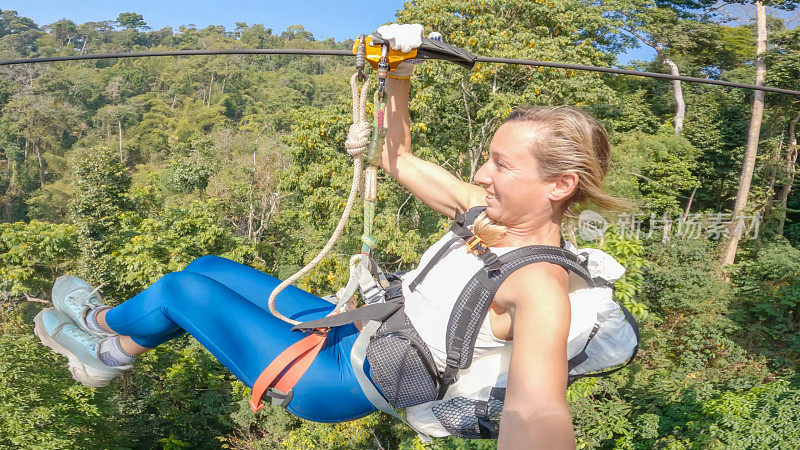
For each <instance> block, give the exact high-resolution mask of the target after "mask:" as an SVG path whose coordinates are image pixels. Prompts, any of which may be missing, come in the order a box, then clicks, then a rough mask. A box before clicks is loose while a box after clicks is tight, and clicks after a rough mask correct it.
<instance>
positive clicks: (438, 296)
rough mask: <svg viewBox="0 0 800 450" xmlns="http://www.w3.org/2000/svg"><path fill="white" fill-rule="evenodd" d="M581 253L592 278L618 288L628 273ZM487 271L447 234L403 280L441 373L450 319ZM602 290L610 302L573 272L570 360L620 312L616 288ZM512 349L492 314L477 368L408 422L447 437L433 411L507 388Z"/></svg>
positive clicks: (598, 255) (408, 304) (600, 255)
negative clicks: (608, 311)
mask: <svg viewBox="0 0 800 450" xmlns="http://www.w3.org/2000/svg"><path fill="white" fill-rule="evenodd" d="M445 245H449V246H450V250H449V251H448V252H447V253H446V254H445V255H444V257H443V258H442V259H441V260H440V261H439V262H438V263H437V264H436V265H435V266H434V267H433V268H432V269H431V270H430V272H429V273H428V274H427V276H426V277H425V279H424V280H423V281H422V282H421V283H420V284H419V285H418V286H417V287H416V289H415V290H414V291H411V290H410V289H409V288H408V284H409V283H410V282H411V281H412V280H414V278H416V276H417V275H418V274H419V272H420V271H421V270H422V268H424V267H425V266H427V263H428V262H429V261H430V260H431V258H433V255H434V254H436V252H438V251H439V249H440V248H442V247H443V246H445ZM516 248H519V247H492V248H491V249H492V251H493V252H494V253H495V254H496V255H497V256H501V255H503V254H505V253H508V252H510V251H512V250H515V249H516ZM566 249H567V250H570V251H572V252H573V253H577V251H576V249H575V247H574V246H572V245H571V244H570V243H567V245H566ZM581 252H582V253H585V254H587V257H588V269H589V271H590V273H591V274H592V276H600V277H603V278H605V279H606V280H608V281H609V282H611V283H613V282H614V281H616V280H617V279H618V278H619V277H621V276H622V274H623V273H624V272H625V268H623V267H622V266H621V265H620V264H619V263H617V262H616V261H615V260H614V259H613V258H612V257H611V256H609V255H608V254H606V253H604V252H602V251H600V250H596V249H581ZM482 267H483V261H481V260H480V259H479V258H478V257H476V256H475V255H473V254H470V253H468V252H467V250H466V246H465V244H464V241H463V240H461V239H460V238H458V237H457V236H455V235H454V234H453V233H452V232H448V233H447V234H445V235H444V237H442V239H440V240H439V241H438V242H437V243H435V244H434V245H433V246H431V247H430V248H429V249H428V250H427V251H426V252H425V253H424V254H423V255H422V259H421V260H420V265H419V267H418V268H417V269H415V270H412V271H410V272H408V273H407V274H405V275H404V276H403V296H404V299H405V313H406V315H407V316H408V317H409V319H410V320H411V323H412V324H413V325H414V327H415V328H416V330H417V332H418V333H419V335H420V337H422V339H423V340H424V341H425V343H426V344H427V345H428V348H429V349H430V351H431V354H432V355H433V358H434V361H435V362H436V365H437V368H438V369H439V371H440V372H441V371H443V370H444V368H445V359H446V352H445V337H446V332H447V323H448V321H449V318H450V314H451V312H452V310H453V307H454V306H455V303H456V300H457V299H458V297H459V295H460V294H461V291H462V290H463V288H464V286H466V284H467V283H468V282H469V280H470V279H471V278H472V277H473V276H474V275H475V274H476V273H477V272H478V271H479V270H480V269H481V268H482ZM590 291H591V292H590ZM603 291H607V295H605V297H607V298H606V299H598V291H597V288H595V289H590V288H587V284H586V282H585V281H584V280H583V279H582V278H581V277H580V276H578V275H577V274H575V273H573V272H570V273H569V299H570V306H571V322H570V328H569V336H568V338H567V354H566V357H567V359H570V358H572V357H574V356H575V355H577V354H578V353H580V352H581V350H583V348H584V346H585V345H586V341H587V339H588V337H589V334H590V333H591V331H592V328H593V327H594V325H595V323H597V321H598V314H600V313H601V309H603V308H604V307H615V305H613V303H614V302H613V300H612V298H611V296H612V290H611V288H604V289H603ZM603 300H606V301H603ZM512 347H513V345H512V342H511V341H505V340H502V339H498V338H497V337H495V336H494V334H493V333H492V330H491V324H490V320H489V315H488V314H487V316H486V319H485V320H484V322H483V324H482V325H481V328H480V332H479V334H478V339H477V341H476V343H475V356H474V359H473V361H472V365H471V366H470V367H469V368H468V369H463V370H461V371H459V373H458V381H456V382H455V383H454V384H452V385H451V386H450V387H449V389H448V390H447V394H446V395H445V397H444V398H443V399H442V400H438V401H433V402H429V403H424V404H421V405H417V406H412V407H409V408H406V418H407V420H408V421H409V423H410V424H411V425H412V426H413V427H414V428H415V429H417V430H418V431H422V432H424V433H426V434H429V435H431V436H434V437H442V436H448V435H449V433H448V432H447V430H445V429H444V427H442V426H441V424H440V423H439V421H438V420H437V418H436V416H435V414H434V412H433V410H432V408H433V407H435V406H436V405H437V404H439V403H442V402H446V401H448V400H450V399H453V398H456V397H463V398H466V399H482V400H487V399H489V395H490V392H491V389H492V387H495V386H497V387H505V386H506V383H507V379H508V368H509V365H510V362H511V350H512ZM565 376H566V374H565Z"/></svg>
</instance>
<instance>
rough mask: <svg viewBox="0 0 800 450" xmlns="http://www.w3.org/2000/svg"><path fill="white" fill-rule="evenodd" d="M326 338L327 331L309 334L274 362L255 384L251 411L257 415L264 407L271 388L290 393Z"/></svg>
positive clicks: (251, 394) (251, 398) (252, 392)
mask: <svg viewBox="0 0 800 450" xmlns="http://www.w3.org/2000/svg"><path fill="white" fill-rule="evenodd" d="M315 331H316V330H315ZM326 337H327V330H326V331H325V332H321V333H317V332H314V333H312V334H309V335H308V336H306V337H304V338H303V339H301V340H299V341H297V342H295V343H294V344H292V345H291V346H290V347H289V348H287V349H286V350H284V351H283V352H281V354H280V355H278V356H277V357H276V358H275V359H274V360H272V362H271V363H269V365H268V366H267V368H266V369H264V371H263V372H261V375H259V376H258V379H256V382H255V383H254V384H253V389H252V390H251V393H250V409H252V410H253V412H254V413H255V412H257V411H258V410H259V409H261V408H263V407H264V404H263V403H262V402H261V399H262V397H263V396H264V394H265V393H266V392H267V390H269V389H270V388H274V389H276V390H278V391H281V392H286V393H290V392H291V390H292V388H294V385H295V384H297V382H298V381H300V378H302V376H303V374H305V373H306V370H308V368H309V366H311V363H312V362H314V358H316V357H317V355H318V354H319V351H320V350H321V349H322V347H323V346H324V345H325V338H326ZM281 374H282V375H281ZM284 403H286V402H284ZM284 406H285V405H284Z"/></svg>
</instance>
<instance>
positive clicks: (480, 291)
mask: <svg viewBox="0 0 800 450" xmlns="http://www.w3.org/2000/svg"><path fill="white" fill-rule="evenodd" d="M537 262H548V263H551V264H556V265H558V266H561V267H563V268H565V269H566V270H568V271H571V272H574V273H576V274H577V275H579V276H580V277H581V278H583V280H584V281H585V282H586V283H587V284H588V285H589V286H591V287H596V286H599V285H602V284H603V283H605V284H609V283H608V282H606V281H605V280H603V279H602V278H599V279H598V278H593V277H592V276H591V274H590V273H589V271H588V270H587V269H586V267H584V265H582V264H581V263H580V262H578V257H577V256H576V255H575V254H574V253H572V252H570V251H569V250H566V249H564V248H562V247H554V246H548V245H532V246H528V247H523V248H520V249H517V250H513V251H511V252H508V253H506V254H504V255H503V256H501V257H499V263H500V269H499V270H491V268H490V267H486V266H484V268H483V270H481V271H479V272H478V273H477V274H475V276H473V277H472V279H471V280H470V281H469V283H467V285H466V286H465V287H464V290H463V291H462V292H461V294H460V295H459V297H458V299H457V300H456V304H455V307H454V308H453V312H452V314H451V316H450V321H449V322H448V324H447V337H446V341H445V344H446V348H447V358H446V367H445V370H444V372H443V373H442V376H441V379H442V383H441V385H440V389H439V398H440V399H441V398H443V397H444V394H445V393H446V392H447V388H448V386H449V385H450V384H452V383H453V382H455V380H456V375H457V374H458V370H459V369H466V368H467V367H469V366H470V365H471V364H472V356H473V352H474V349H475V342H476V340H477V339H478V331H479V330H480V326H481V324H482V323H483V321H484V320H485V319H486V314H487V313H488V311H489V306H490V305H491V303H492V300H493V299H494V295H495V294H496V293H497V290H498V289H499V288H500V285H501V284H502V283H503V281H505V279H506V278H508V276H509V275H511V274H512V273H513V272H514V271H516V270H517V269H519V268H521V267H524V266H527V265H529V264H534V263H537Z"/></svg>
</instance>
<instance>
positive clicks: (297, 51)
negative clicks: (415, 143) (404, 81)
mask: <svg viewBox="0 0 800 450" xmlns="http://www.w3.org/2000/svg"><path fill="white" fill-rule="evenodd" d="M196 55H317V56H354V55H353V52H352V51H350V50H328V49H307V48H254V49H246V48H245V49H238V48H234V49H216V50H213V49H212V50H165V51H153V52H124V53H96V54H91V55H71V56H49V57H45V58H21V59H8V60H0V66H10V65H15V64H39V63H48V62H60V61H80V60H92V59H113V58H143V57H150V56H196ZM475 61H476V62H485V63H499V64H517V65H524V66H535V67H550V68H555V69H571V70H582V71H589V72H603V73H613V74H619V75H630V76H636V77H648V78H659V79H664V80H678V81H685V82H688V83H702V84H714V85H719V86H727V87H735V88H740V89H750V90H758V91H765V92H775V93H778V94H787V95H795V96H800V91H795V90H791V89H782V88H777V87H772V86H757V85H753V84H746V83H735V82H732V81H724V80H714V79H710V78H696V77H687V76H683V75H672V74H668V73H659V72H645V71H639V70H628V69H616V68H613V67H600V66H589V65H585V64H570V63H559V62H551V61H534V60H529V59H513V58H494V57H488V56H478V57H477V59H476V60H475Z"/></svg>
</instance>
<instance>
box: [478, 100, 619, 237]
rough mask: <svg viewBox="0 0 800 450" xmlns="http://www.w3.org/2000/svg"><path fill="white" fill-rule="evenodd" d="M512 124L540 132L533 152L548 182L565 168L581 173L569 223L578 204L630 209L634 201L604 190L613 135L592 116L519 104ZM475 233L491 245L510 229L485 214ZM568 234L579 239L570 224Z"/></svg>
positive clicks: (510, 118)
mask: <svg viewBox="0 0 800 450" xmlns="http://www.w3.org/2000/svg"><path fill="white" fill-rule="evenodd" d="M510 122H523V123H528V124H530V125H532V126H536V127H537V128H538V129H539V130H541V133H537V135H536V139H535V140H534V141H532V142H531V152H533V155H534V156H535V157H536V161H537V162H538V165H539V176H540V177H541V178H542V179H543V180H553V179H555V178H557V177H558V176H560V175H562V174H564V173H566V172H574V173H576V174H577V175H578V180H579V181H578V186H577V187H576V189H575V192H574V193H573V194H572V195H571V196H570V198H569V199H568V200H567V201H566V202H567V203H566V205H565V210H564V217H565V218H566V219H567V221H574V220H575V219H577V215H576V212H575V208H576V207H578V206H581V205H585V204H586V203H588V202H591V203H592V204H593V205H595V206H596V207H598V208H599V209H602V210H606V211H621V210H624V209H628V208H630V207H631V204H630V203H629V202H627V201H625V200H623V199H619V198H616V197H613V196H611V195H609V194H607V193H606V192H605V189H604V187H603V178H605V176H606V173H607V172H608V169H609V165H610V163H611V152H610V146H609V143H608V134H607V133H606V130H605V129H604V128H603V126H602V125H601V124H600V122H598V121H597V119H595V118H594V117H592V116H591V115H590V114H588V113H586V112H584V111H581V110H580V109H576V108H571V107H569V106H533V107H520V108H517V109H515V110H514V111H512V112H511V114H509V116H508V117H507V118H506V120H505V121H504V122H503V123H510ZM534 144H539V145H534ZM473 231H474V232H475V234H476V235H478V236H480V237H481V239H483V240H484V241H485V242H486V243H487V244H488V245H490V246H491V245H495V244H497V243H498V241H500V240H501V239H502V238H503V236H504V235H505V232H506V231H505V226H503V225H502V224H500V223H496V222H494V221H493V220H492V219H490V218H489V216H487V215H486V212H483V213H482V214H481V215H480V216H479V217H478V218H477V219H476V220H475V226H474V228H473ZM567 234H568V236H569V238H570V240H571V241H573V242H575V235H574V233H573V230H572V227H571V226H570V227H567Z"/></svg>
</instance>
